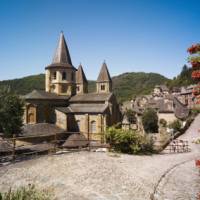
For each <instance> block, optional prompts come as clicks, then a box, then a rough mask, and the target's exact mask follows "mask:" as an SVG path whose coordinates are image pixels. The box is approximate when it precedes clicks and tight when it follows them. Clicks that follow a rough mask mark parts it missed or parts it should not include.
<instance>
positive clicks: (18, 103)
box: [0, 88, 24, 136]
mask: <svg viewBox="0 0 200 200" xmlns="http://www.w3.org/2000/svg"><path fill="white" fill-rule="evenodd" d="M23 107H24V102H23V101H22V99H21V98H20V97H19V96H18V95H16V94H14V93H12V92H10V90H9V88H4V89H1V90H0V130H2V131H3V132H4V133H5V135H6V136H12V134H19V133H20V132H21V127H22V124H23V121H22V117H23V114H24V109H23Z"/></svg>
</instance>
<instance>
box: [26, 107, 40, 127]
mask: <svg viewBox="0 0 200 200" xmlns="http://www.w3.org/2000/svg"><path fill="white" fill-rule="evenodd" d="M36 115H37V108H36V106H35V105H33V104H29V105H28V106H27V114H26V119H27V120H26V122H27V124H35V123H37V118H36Z"/></svg>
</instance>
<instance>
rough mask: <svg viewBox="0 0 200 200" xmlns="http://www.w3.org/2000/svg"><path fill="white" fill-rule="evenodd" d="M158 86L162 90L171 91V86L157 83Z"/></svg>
mask: <svg viewBox="0 0 200 200" xmlns="http://www.w3.org/2000/svg"><path fill="white" fill-rule="evenodd" d="M155 87H156V88H160V89H161V90H162V91H169V88H168V87H167V86H166V85H156V86H155Z"/></svg>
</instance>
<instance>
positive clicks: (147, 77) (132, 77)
mask: <svg viewBox="0 0 200 200" xmlns="http://www.w3.org/2000/svg"><path fill="white" fill-rule="evenodd" d="M44 79H45V77H44V74H39V75H34V76H27V77H24V78H20V79H13V80H6V81H0V87H3V86H9V87H10V88H11V90H13V91H15V92H17V93H18V94H22V95H23V94H26V93H28V92H30V91H32V90H33V89H44V85H45V80H44ZM112 79H113V91H114V93H115V94H116V95H117V98H118V100H119V101H124V100H128V99H130V98H131V97H132V96H134V95H142V94H149V93H150V92H151V91H152V89H153V87H154V86H155V85H156V84H164V83H167V81H169V80H168V79H167V78H165V77H164V76H162V75H160V74H156V73H144V72H131V73H124V74H121V75H119V76H115V77H113V78H112ZM95 89H96V85H95V81H89V92H94V91H95Z"/></svg>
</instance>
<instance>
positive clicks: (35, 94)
mask: <svg viewBox="0 0 200 200" xmlns="http://www.w3.org/2000/svg"><path fill="white" fill-rule="evenodd" d="M23 98H25V99H45V100H65V99H66V100H67V99H69V96H59V95H57V94H54V93H50V92H45V91H44V90H33V91H32V92H30V93H28V94H26V95H24V96H23Z"/></svg>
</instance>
